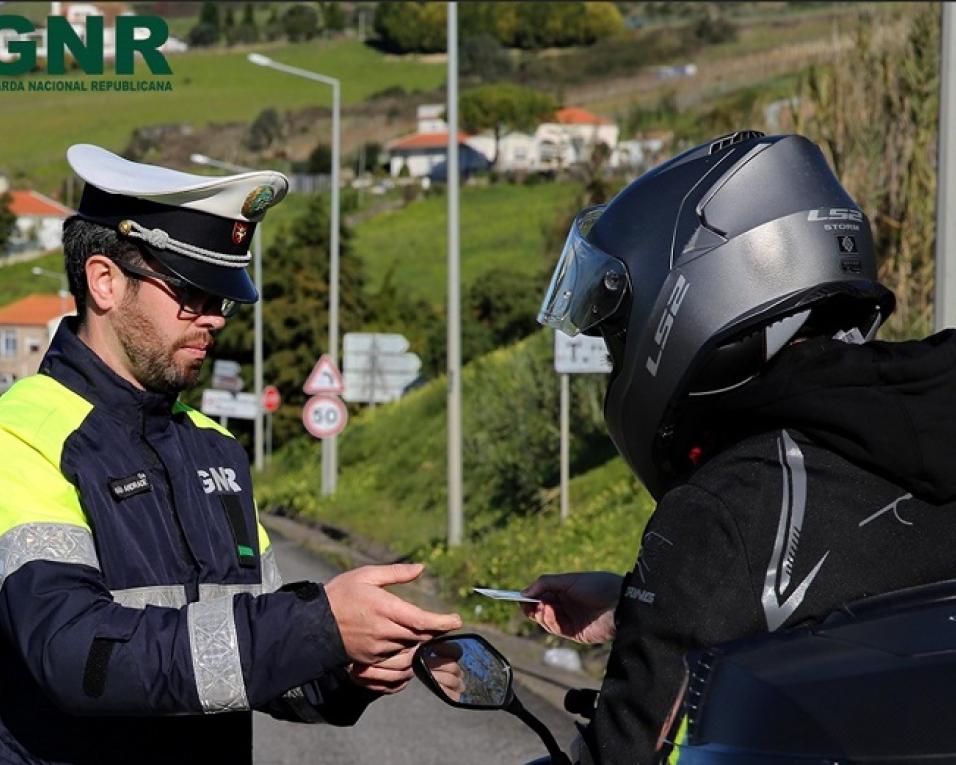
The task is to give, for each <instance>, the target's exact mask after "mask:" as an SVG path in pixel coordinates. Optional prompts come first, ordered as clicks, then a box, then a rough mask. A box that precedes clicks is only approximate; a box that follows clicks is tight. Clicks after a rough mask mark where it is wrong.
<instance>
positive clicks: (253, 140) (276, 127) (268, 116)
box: [242, 106, 282, 151]
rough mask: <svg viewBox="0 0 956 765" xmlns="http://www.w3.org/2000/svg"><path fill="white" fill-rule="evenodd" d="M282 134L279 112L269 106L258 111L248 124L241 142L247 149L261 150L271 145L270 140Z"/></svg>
mask: <svg viewBox="0 0 956 765" xmlns="http://www.w3.org/2000/svg"><path fill="white" fill-rule="evenodd" d="M281 135H282V121H281V120H280V119H279V113H278V112H277V111H276V110H275V109H274V108H272V107H271V106H270V107H267V108H265V109H263V110H262V111H261V112H259V116H258V117H256V118H255V120H254V121H253V123H252V124H251V125H250V126H249V131H248V132H247V133H246V135H245V136H243V139H242V142H243V143H244V144H245V146H246V148H247V149H251V150H252V151H262V150H263V149H266V148H268V147H269V146H271V145H272V142H273V141H274V140H275V139H276V138H279V137H281Z"/></svg>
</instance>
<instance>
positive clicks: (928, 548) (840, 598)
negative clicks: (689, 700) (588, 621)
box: [582, 331, 956, 765]
mask: <svg viewBox="0 0 956 765" xmlns="http://www.w3.org/2000/svg"><path fill="white" fill-rule="evenodd" d="M714 405H716V406H718V407H719V409H718V411H717V412H716V413H715V412H711V416H712V417H716V419H717V420H718V421H723V422H724V423H727V424H726V425H725V426H724V429H725V432H729V431H730V430H731V428H735V429H737V432H738V436H739V437H738V438H737V440H735V441H734V442H733V443H732V444H731V445H729V446H727V447H726V448H723V449H721V450H718V451H717V452H716V453H715V454H714V455H713V456H711V457H710V458H708V459H705V460H704V461H703V463H702V464H701V465H700V467H699V468H698V469H697V470H696V471H695V472H693V473H692V474H691V475H690V476H689V477H688V478H687V479H686V480H685V481H683V482H681V483H680V485H678V486H677V487H676V488H673V489H671V490H670V491H669V492H667V493H666V494H665V495H664V497H663V498H662V499H661V501H660V503H659V504H658V506H657V508H656V510H655V511H654V513H653V515H652V516H651V519H650V520H649V522H648V524H647V528H646V530H645V533H644V537H643V541H642V544H641V551H640V555H639V556H638V559H637V563H636V565H635V568H634V570H633V571H632V572H631V573H630V574H629V575H628V576H627V577H625V582H624V587H623V589H622V597H621V599H620V604H619V605H618V608H617V611H616V615H615V619H616V624H617V636H616V638H615V640H614V646H613V650H612V652H611V656H610V659H609V662H608V667H607V674H606V677H605V680H604V684H603V687H602V689H601V698H600V701H599V705H598V708H597V712H596V715H595V719H594V721H593V722H592V723H591V725H590V726H589V727H588V729H587V732H586V734H585V741H586V742H587V744H588V749H589V750H590V751H587V752H584V753H583V758H582V762H584V763H591V762H594V763H601V764H602V765H608V764H610V763H628V765H633V764H634V763H651V762H655V761H656V760H657V759H658V758H660V757H661V753H660V752H657V753H655V749H656V746H657V744H658V739H659V736H660V733H661V730H662V728H663V727H664V725H665V720H666V719H667V717H668V714H669V713H670V711H671V709H672V708H673V706H674V703H675V700H676V699H677V698H678V697H679V696H680V693H681V685H682V682H683V679H684V662H683V656H684V654H685V653H686V652H687V651H688V650H689V649H693V648H701V647H706V646H709V645H713V644H715V643H720V642H723V641H727V640H731V639H735V638H739V637H743V636H747V635H753V634H757V633H761V632H766V631H773V630H776V629H779V628H780V627H781V626H791V625H795V624H798V623H801V622H804V621H807V620H815V619H820V618H822V617H823V616H824V615H826V614H827V613H828V612H830V611H832V610H833V609H834V608H837V607H839V606H840V605H841V604H843V603H846V602H847V601H851V600H854V599H856V598H860V597H863V596H867V595H873V594H877V593H883V592H887V591H890V590H894V589H899V588H903V587H907V586H911V585H917V584H925V583H929V582H933V581H938V580H942V579H950V578H956V554H954V553H953V544H952V542H953V539H956V333H954V332H953V331H946V332H942V333H939V334H937V335H934V336H932V337H930V338H927V339H926V340H923V341H912V342H905V343H883V342H874V343H869V344H866V345H862V346H850V345H846V344H843V343H839V342H836V341H833V340H823V339H815V340H807V341H804V342H801V343H798V344H795V345H793V346H790V347H788V348H786V349H785V350H784V351H782V352H781V353H780V354H779V356H778V357H777V359H776V360H775V361H774V362H773V363H772V365H771V366H770V367H769V368H768V370H767V371H766V373H765V374H763V375H762V376H761V378H759V379H758V380H756V381H754V382H753V383H750V384H748V385H747V386H744V387H743V388H741V389H740V390H739V391H737V392H736V393H733V394H730V395H727V396H725V397H722V399H721V400H720V402H719V404H714V403H712V404H711V406H714ZM721 418H723V419H722V420H721ZM730 423H733V425H730ZM741 423H745V424H746V426H747V428H748V433H746V434H741V433H740V432H739V426H740V424H741ZM674 727H675V728H676V727H677V726H676V725H675V726H674ZM665 749H666V746H665Z"/></svg>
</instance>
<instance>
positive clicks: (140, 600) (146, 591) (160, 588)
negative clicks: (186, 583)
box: [113, 584, 186, 608]
mask: <svg viewBox="0 0 956 765" xmlns="http://www.w3.org/2000/svg"><path fill="white" fill-rule="evenodd" d="M113 600H114V601H116V602H117V603H119V604H120V605H121V606H126V607H127V608H146V606H161V607H162V608H182V607H183V606H185V605H186V589H185V588H184V587H183V586H182V585H181V584H160V585H156V586H154V587H130V588H129V589H126V590H113Z"/></svg>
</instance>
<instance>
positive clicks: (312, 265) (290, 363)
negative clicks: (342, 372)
mask: <svg viewBox="0 0 956 765" xmlns="http://www.w3.org/2000/svg"><path fill="white" fill-rule="evenodd" d="M266 220H267V222H266V225H269V223H268V218H267V219H266ZM350 239H351V236H350V232H349V230H348V228H346V227H343V228H342V231H341V234H340V250H339V255H340V271H339V300H340V307H341V313H342V330H343V332H351V331H357V330H359V329H361V328H362V327H363V326H364V323H365V321H366V318H367V316H368V310H367V308H366V302H365V301H366V298H365V291H364V283H365V276H364V271H363V268H362V263H361V261H360V260H359V259H358V258H357V257H356V256H355V255H354V254H353V252H352V250H351V247H350ZM262 271H263V283H262V299H263V306H262V321H263V358H264V360H265V361H264V364H263V376H264V378H265V380H266V381H267V382H269V383H270V384H273V385H275V386H277V387H278V388H279V390H280V392H281V394H282V401H283V406H282V407H281V408H280V409H279V411H278V412H276V414H275V415H274V420H273V428H274V437H275V441H276V445H277V446H279V445H281V444H282V443H284V442H286V441H288V440H289V439H291V438H293V437H294V436H298V435H300V434H301V433H302V432H303V430H302V420H301V415H300V413H301V409H302V406H303V405H304V404H305V401H306V398H307V396H306V395H305V394H304V393H303V392H302V384H303V383H304V382H305V380H306V378H307V377H308V375H309V372H310V371H311V369H312V367H313V366H314V364H315V362H316V359H318V358H319V356H321V355H322V354H323V353H325V352H327V351H328V348H327V347H326V346H327V339H328V315H329V199H328V196H327V195H324V194H317V195H314V196H312V197H311V198H310V200H309V203H308V206H307V208H306V209H305V210H304V211H303V212H302V215H301V216H299V217H297V218H295V219H294V220H292V221H291V222H290V225H288V227H283V229H282V230H281V231H280V232H279V234H278V235H277V236H276V238H275V240H274V242H273V244H272V245H271V246H270V247H269V248H268V249H267V250H266V251H265V253H264V254H263V269H262ZM252 348H253V312H252V310H245V311H240V312H239V313H238V314H237V315H236V316H235V317H234V318H232V319H230V320H229V322H228V323H227V324H226V327H225V329H224V330H223V331H222V332H221V333H220V334H219V336H218V337H217V339H216V355H217V357H218V358H226V359H233V360H235V361H238V362H239V363H240V364H242V365H243V366H244V367H245V368H247V369H250V370H251V369H252V362H253V359H252ZM197 387H198V386H197ZM197 396H198V394H197ZM230 424H231V423H230Z"/></svg>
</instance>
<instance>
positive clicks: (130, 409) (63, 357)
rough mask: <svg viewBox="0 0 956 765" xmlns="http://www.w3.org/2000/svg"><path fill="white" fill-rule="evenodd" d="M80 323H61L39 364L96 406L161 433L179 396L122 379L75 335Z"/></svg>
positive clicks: (44, 372) (50, 374)
mask: <svg viewBox="0 0 956 765" xmlns="http://www.w3.org/2000/svg"><path fill="white" fill-rule="evenodd" d="M76 329H77V319H76V317H75V316H71V317H68V318H66V319H64V320H63V321H61V322H60V327H59V329H58V330H57V332H56V334H55V335H54V336H53V341H52V342H51V343H50V347H49V349H48V350H47V352H46V355H44V357H43V361H42V362H41V363H40V374H45V375H49V376H50V377H52V378H53V379H55V380H57V381H58V382H60V383H62V384H63V385H65V386H66V387H67V388H69V389H70V390H72V391H73V392H74V393H77V394H79V395H80V396H82V397H83V398H85V399H86V400H87V401H89V402H90V403H91V404H93V406H95V407H97V408H100V409H103V410H104V411H105V412H106V413H107V414H109V415H111V416H113V417H116V418H117V419H121V420H123V421H125V422H129V423H131V424H132V423H135V424H136V425H137V426H140V423H142V425H141V427H143V429H144V430H152V429H154V428H155V429H162V428H164V427H165V426H166V424H167V423H168V422H169V419H170V417H171V414H172V408H173V404H174V403H175V402H176V396H175V395H173V394H166V393H155V392H153V391H144V390H140V389H139V388H136V387H134V386H133V385H132V384H130V383H129V382H127V381H126V380H124V379H123V378H122V377H120V376H119V375H118V374H116V372H114V371H113V370H112V369H110V367H109V366H107V364H106V363H105V362H104V361H103V360H102V359H101V358H100V357H99V356H98V355H96V353H94V352H93V351H92V350H91V349H90V348H89V346H87V345H86V343H84V342H83V341H82V340H80V338H79V337H78V336H77V334H76Z"/></svg>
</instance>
